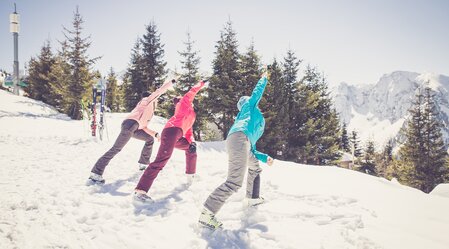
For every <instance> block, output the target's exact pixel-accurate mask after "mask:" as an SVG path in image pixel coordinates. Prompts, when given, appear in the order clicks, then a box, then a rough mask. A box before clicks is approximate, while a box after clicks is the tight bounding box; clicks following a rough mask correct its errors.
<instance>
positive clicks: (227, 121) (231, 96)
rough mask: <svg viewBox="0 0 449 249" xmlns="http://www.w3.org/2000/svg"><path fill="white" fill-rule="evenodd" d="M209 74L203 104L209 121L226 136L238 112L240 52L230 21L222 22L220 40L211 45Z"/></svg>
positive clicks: (240, 90)
mask: <svg viewBox="0 0 449 249" xmlns="http://www.w3.org/2000/svg"><path fill="white" fill-rule="evenodd" d="M215 48H216V51H215V58H214V59H213V62H212V66H213V74H212V77H211V79H210V87H209V89H208V90H207V94H208V97H207V99H206V105H207V106H208V113H209V115H210V116H211V117H213V122H214V123H215V124H216V125H217V127H218V129H219V130H220V131H221V132H222V134H223V138H224V139H226V137H227V135H228V132H229V129H230V128H231V126H232V124H233V122H234V118H235V116H236V115H237V113H238V110H237V106H236V104H237V102H238V100H239V98H240V97H241V94H240V93H241V92H242V89H241V88H242V87H241V75H240V70H239V69H240V54H239V52H238V42H237V39H236V33H235V31H234V30H233V28H232V23H231V21H228V22H227V23H226V24H225V27H224V30H223V31H221V34H220V40H219V41H218V42H217V44H216V45H215Z"/></svg>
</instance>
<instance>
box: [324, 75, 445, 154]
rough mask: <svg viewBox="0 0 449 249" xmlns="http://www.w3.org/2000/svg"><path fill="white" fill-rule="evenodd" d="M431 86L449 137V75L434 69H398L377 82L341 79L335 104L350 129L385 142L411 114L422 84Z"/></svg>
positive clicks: (381, 144)
mask: <svg viewBox="0 0 449 249" xmlns="http://www.w3.org/2000/svg"><path fill="white" fill-rule="evenodd" d="M425 86H428V87H430V88H431V89H432V90H433V91H434V93H435V96H436V103H437V106H438V108H439V109H440V110H441V115H440V119H441V120H442V121H443V123H444V128H443V134H444V136H445V139H446V141H448V138H449V129H448V125H449V123H448V116H449V103H448V98H449V77H448V76H444V75H439V74H433V73H423V74H419V73H414V72H406V71H396V72H393V73H390V74H385V75H383V76H382V77H381V78H380V80H379V81H378V82H377V84H375V85H363V86H353V85H349V84H347V83H344V82H343V83H341V84H340V85H339V86H338V87H337V88H335V89H334V90H333V91H332V94H333V98H334V104H335V108H336V109H337V111H338V112H339V113H340V117H341V120H342V121H344V122H346V124H348V130H349V131H352V130H356V131H357V132H358V133H359V135H360V138H361V141H362V142H366V141H367V140H368V139H373V140H374V141H375V142H376V143H377V145H378V146H383V145H384V144H385V143H386V142H387V141H388V139H390V138H396V137H397V135H398V133H399V130H400V128H401V127H402V126H403V125H404V121H405V120H406V117H407V115H408V110H409V108H410V107H411V105H412V101H413V99H414V96H415V94H416V92H417V91H418V89H419V88H422V87H425Z"/></svg>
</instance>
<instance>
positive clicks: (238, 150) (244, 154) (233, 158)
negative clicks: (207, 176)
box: [204, 132, 251, 214]
mask: <svg viewBox="0 0 449 249" xmlns="http://www.w3.org/2000/svg"><path fill="white" fill-rule="evenodd" d="M226 147H227V149H228V157H229V161H228V177H227V179H226V182H224V183H223V184H221V185H220V186H219V187H218V188H217V189H215V190H214V192H212V194H210V195H209V197H208V198H207V200H206V202H205V203H204V207H206V208H207V209H208V210H210V211H211V212H212V213H214V214H216V213H217V212H218V211H219V210H220V209H221V207H222V206H223V204H224V203H225V201H226V200H227V199H228V198H229V197H230V196H231V195H232V194H233V193H235V192H237V190H239V189H240V188H241V187H242V183H243V178H244V177H245V171H246V164H247V160H248V152H249V151H250V147H251V145H250V143H249V141H248V138H247V137H246V135H245V134H244V133H243V132H236V133H232V134H231V135H229V137H228V139H227V140H226Z"/></svg>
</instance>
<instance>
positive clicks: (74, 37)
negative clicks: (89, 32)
mask: <svg viewBox="0 0 449 249" xmlns="http://www.w3.org/2000/svg"><path fill="white" fill-rule="evenodd" d="M83 22H84V21H83V18H82V17H81V14H80V13H79V11H78V7H77V8H76V11H75V13H74V17H73V22H72V26H73V29H72V30H69V29H67V28H65V27H64V31H65V32H64V36H65V38H66V39H67V45H68V49H67V53H68V58H69V61H68V62H69V64H70V67H71V70H72V73H71V78H70V83H69V87H68V93H69V95H68V96H67V99H68V100H69V102H70V109H69V111H68V115H69V116H70V117H71V118H72V119H81V118H82V101H83V98H84V99H87V98H88V97H90V93H91V88H92V84H93V77H94V76H93V73H92V72H91V69H90V66H91V65H93V64H94V63H95V61H96V60H98V59H99V57H97V58H93V59H89V56H88V54H87V50H88V49H89V47H90V45H91V42H90V41H89V40H90V36H88V37H86V38H82V37H81V33H82V29H83V28H82V24H83Z"/></svg>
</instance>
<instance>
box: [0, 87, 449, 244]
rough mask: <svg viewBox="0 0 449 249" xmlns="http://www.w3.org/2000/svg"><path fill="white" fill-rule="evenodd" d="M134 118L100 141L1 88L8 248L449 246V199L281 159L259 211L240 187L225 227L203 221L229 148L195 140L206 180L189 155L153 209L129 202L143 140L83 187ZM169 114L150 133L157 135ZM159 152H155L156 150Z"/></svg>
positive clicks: (1, 171) (0, 172) (170, 170)
mask: <svg viewBox="0 0 449 249" xmlns="http://www.w3.org/2000/svg"><path fill="white" fill-rule="evenodd" d="M125 115H126V114H115V113H112V114H111V113H108V114H107V115H106V120H107V127H108V133H109V137H110V140H109V141H107V140H106V141H103V142H101V141H95V140H93V139H92V138H91V137H90V136H89V130H88V124H87V122H86V121H72V120H69V119H68V118H67V117H66V116H65V115H61V114H58V113H57V112H56V111H54V110H53V109H52V108H50V107H49V106H47V105H44V104H42V103H40V102H36V101H33V100H30V99H27V98H24V97H17V96H14V95H11V94H9V93H7V92H4V91H0V144H1V147H0V165H1V167H0V245H1V248H311V249H313V248H317V249H323V248H325V249H327V248H391V249H396V248H408V249H413V248H417V249H418V248H419V249H421V248H433V249H440V248H441V249H443V248H447V246H448V245H449V238H448V237H447V231H449V213H448V212H447V210H449V198H444V197H441V196H438V195H434V194H431V195H428V194H425V193H423V192H421V191H419V190H416V189H413V188H409V187H406V186H402V185H400V184H399V183H394V182H390V181H388V180H385V179H381V178H377V177H373V176H369V175H366V174H362V173H359V172H355V171H350V170H346V169H342V168H338V167H314V166H308V165H300V164H295V163H292V162H284V161H276V162H275V165H274V166H272V167H269V166H267V165H265V164H264V165H262V167H263V169H264V172H263V174H262V189H261V192H262V195H263V196H264V197H265V199H266V200H267V203H265V204H263V205H261V206H259V207H258V208H251V209H246V208H244V207H243V206H242V201H243V198H244V192H245V191H244V189H242V190H241V191H239V192H238V193H236V194H235V195H233V196H232V197H231V198H230V199H229V202H228V203H226V205H225V206H224V207H223V209H222V210H221V211H220V212H219V213H218V215H217V218H218V219H220V220H221V221H223V223H224V229H223V230H219V231H215V232H212V231H210V230H208V229H202V228H199V227H198V226H197V219H198V216H199V213H200V210H201V208H202V204H203V202H204V201H205V199H206V198H207V196H208V195H209V194H210V193H211V192H212V191H213V190H214V189H215V188H216V187H217V186H218V185H219V184H220V183H222V182H223V181H224V180H225V177H226V174H227V155H226V151H225V149H224V143H223V142H213V143H199V145H198V167H197V168H198V175H197V178H196V180H195V182H194V183H193V185H191V186H188V185H187V184H186V178H185V175H184V163H185V159H184V153H182V152H180V151H175V153H174V155H173V158H172V159H171V161H170V162H169V163H168V165H167V166H166V168H165V169H164V170H163V171H162V172H161V174H160V175H159V177H158V178H157V179H156V181H155V184H154V185H153V188H152V189H151V190H150V192H149V194H150V195H151V196H152V197H153V198H154V199H155V203H154V205H152V206H150V207H146V208H145V207H136V206H134V205H132V202H131V193H132V191H133V189H134V187H135V186H136V184H137V181H138V180H139V177H140V174H141V172H139V171H138V170H137V169H138V164H137V160H138V156H139V153H140V150H141V147H142V145H143V144H142V142H140V141H137V140H131V141H130V142H129V144H128V145H127V146H126V147H125V148H124V149H123V150H122V151H121V153H120V154H118V155H117V156H116V157H115V158H114V159H113V160H112V161H111V163H110V165H109V167H108V168H107V169H106V171H105V174H104V177H105V178H106V181H107V182H106V184H105V185H104V186H100V187H98V186H86V185H85V181H86V179H87V177H88V175H89V173H90V169H91V167H92V165H93V164H94V163H95V161H96V160H97V159H98V157H99V156H101V155H102V154H103V153H104V152H105V151H106V150H107V149H108V148H109V147H110V146H111V145H112V143H113V142H114V139H115V137H116V135H117V134H118V132H119V129H120V123H121V121H122V120H123V118H124V117H125ZM163 125H164V119H162V118H157V117H156V118H155V119H154V120H152V121H151V123H150V126H151V127H152V128H154V129H156V130H159V131H160V130H161V129H162V127H163ZM157 146H158V145H156V148H155V149H154V151H153V156H154V155H155V154H156V150H157Z"/></svg>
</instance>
